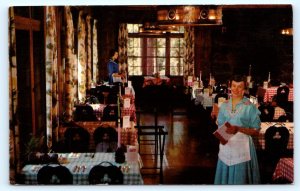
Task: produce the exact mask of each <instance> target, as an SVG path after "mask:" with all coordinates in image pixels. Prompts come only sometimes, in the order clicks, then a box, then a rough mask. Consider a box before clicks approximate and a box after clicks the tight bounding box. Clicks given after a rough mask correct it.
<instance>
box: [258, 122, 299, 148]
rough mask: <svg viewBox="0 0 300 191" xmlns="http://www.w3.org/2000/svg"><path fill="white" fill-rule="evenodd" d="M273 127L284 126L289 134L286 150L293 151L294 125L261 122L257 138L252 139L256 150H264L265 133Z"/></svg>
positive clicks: (291, 123)
mask: <svg viewBox="0 0 300 191" xmlns="http://www.w3.org/2000/svg"><path fill="white" fill-rule="evenodd" d="M274 125H280V126H285V127H286V128H287V129H288V131H289V133H290V136H289V141H288V145H287V149H294V123H293V122H284V123H282V122H281V123H279V122H262V123H261V125H260V131H259V135H258V136H254V137H253V142H254V145H255V147H256V148H257V149H262V150H264V149H265V145H266V141H265V133H266V130H267V129H268V128H269V127H271V126H274Z"/></svg>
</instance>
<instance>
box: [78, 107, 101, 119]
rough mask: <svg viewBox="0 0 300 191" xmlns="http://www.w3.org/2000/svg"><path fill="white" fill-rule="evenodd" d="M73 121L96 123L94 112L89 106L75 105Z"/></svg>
mask: <svg viewBox="0 0 300 191" xmlns="http://www.w3.org/2000/svg"><path fill="white" fill-rule="evenodd" d="M75 108H76V110H75V113H74V121H97V117H96V115H95V114H94V110H93V108H92V107H91V106H90V105H76V106H75Z"/></svg>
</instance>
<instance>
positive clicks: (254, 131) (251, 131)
mask: <svg viewBox="0 0 300 191" xmlns="http://www.w3.org/2000/svg"><path fill="white" fill-rule="evenodd" d="M235 127H236V129H237V130H236V131H237V132H241V133H244V134H246V135H251V136H258V134H259V130H258V129H254V128H244V127H239V126H235Z"/></svg>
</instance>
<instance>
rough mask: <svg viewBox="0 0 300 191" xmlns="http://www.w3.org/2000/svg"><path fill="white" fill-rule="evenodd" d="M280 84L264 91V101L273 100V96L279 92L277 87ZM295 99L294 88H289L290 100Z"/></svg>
mask: <svg viewBox="0 0 300 191" xmlns="http://www.w3.org/2000/svg"><path fill="white" fill-rule="evenodd" d="M278 88H279V86H272V87H269V88H267V89H266V92H265V93H264V102H271V101H272V99H273V97H274V96H275V95H276V94H277V89H278ZM293 100H294V89H293V88H290V89H289V95H288V101H293Z"/></svg>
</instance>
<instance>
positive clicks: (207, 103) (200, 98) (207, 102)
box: [195, 94, 215, 109]
mask: <svg viewBox="0 0 300 191" xmlns="http://www.w3.org/2000/svg"><path fill="white" fill-rule="evenodd" d="M214 96H215V95H214ZM214 96H207V95H204V94H198V95H197V96H196V99H195V104H196V105H198V104H199V103H200V104H201V105H202V106H203V108H204V109H206V107H212V106H213V103H214Z"/></svg>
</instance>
